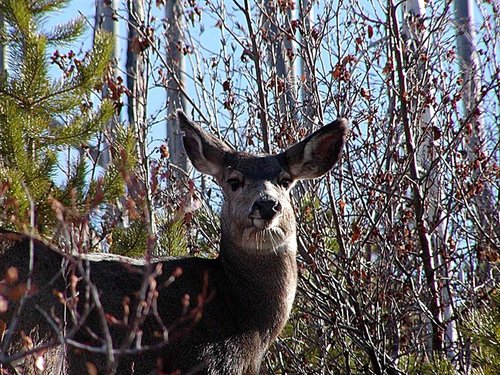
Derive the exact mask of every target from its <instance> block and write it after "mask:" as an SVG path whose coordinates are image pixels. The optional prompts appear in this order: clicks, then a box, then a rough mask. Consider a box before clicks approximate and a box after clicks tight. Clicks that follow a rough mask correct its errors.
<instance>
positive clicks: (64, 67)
mask: <svg viewBox="0 0 500 375" xmlns="http://www.w3.org/2000/svg"><path fill="white" fill-rule="evenodd" d="M68 3H69V1H64V0H39V1H37V0H31V1H30V0H0V12H1V14H2V15H3V17H4V19H5V25H6V27H5V29H4V30H1V31H0V43H2V44H3V45H4V46H7V47H8V51H9V55H8V65H9V69H8V71H5V72H2V73H1V75H0V226H1V227H7V228H11V229H18V230H25V229H26V228H27V227H28V226H29V225H30V220H31V219H34V221H35V227H36V228H37V229H38V230H39V231H40V232H41V233H43V232H45V233H46V234H50V233H53V230H54V227H55V225H56V219H55V218H56V212H55V211H54V209H53V202H54V200H56V201H58V202H62V204H63V206H64V205H72V209H75V208H77V209H81V210H82V212H83V211H84V210H85V209H88V208H89V207H90V206H91V204H90V203H89V200H90V199H94V201H95V195H96V189H97V190H101V192H100V195H101V202H98V203H99V204H101V205H106V204H107V203H112V202H113V201H115V200H116V199H117V198H118V197H119V196H120V195H122V194H123V191H124V183H123V176H122V173H120V169H124V168H127V167H131V166H127V165H125V164H127V163H132V159H133V157H132V156H131V155H133V144H132V143H133V137H131V135H130V134H129V132H128V131H127V130H126V129H123V128H119V127H118V128H117V130H116V131H117V132H118V134H117V135H116V137H117V138H118V142H119V143H118V142H117V143H118V144H120V147H121V149H120V150H119V151H120V152H121V153H122V154H123V153H124V155H120V157H119V158H117V159H118V160H119V163H115V164H112V165H109V166H108V167H107V169H106V170H105V171H101V174H100V175H99V176H98V178H95V176H96V174H95V173H92V174H91V173H90V171H89V169H90V168H89V160H90V158H89V157H88V156H87V154H86V152H85V147H83V148H82V146H87V145H88V142H90V143H91V142H92V141H93V140H95V139H96V137H97V136H98V134H100V132H101V131H103V129H104V128H105V126H106V124H107V123H108V121H109V120H110V119H111V118H112V116H113V113H114V107H113V103H112V102H111V101H109V100H103V101H102V102H100V104H99V105H96V104H94V103H92V100H91V99H92V95H93V93H95V90H96V89H99V88H101V87H102V84H103V76H104V74H105V73H106V69H107V67H108V64H109V60H110V58H111V53H112V47H113V46H112V44H113V41H112V38H111V37H110V36H109V35H108V34H106V33H104V32H96V33H95V38H94V43H93V46H92V49H91V50H90V51H89V52H87V53H86V54H85V56H84V57H83V58H81V59H79V58H77V56H76V55H75V54H74V53H73V52H71V51H70V52H68V54H62V53H60V52H59V50H58V49H57V48H64V47H66V46H68V45H69V43H72V42H74V41H75V40H77V39H78V38H79V37H81V36H82V34H83V32H84V31H85V30H84V29H85V20H84V19H83V18H82V17H78V18H76V19H74V20H72V21H69V22H67V23H64V24H59V25H57V26H55V27H54V28H52V29H50V30H47V29H45V28H44V27H43V26H44V24H46V22H45V21H46V19H47V18H48V17H49V16H50V14H51V13H53V12H54V11H57V10H60V9H61V8H63V7H64V6H66V5H67V4H68ZM51 65H52V66H55V65H57V66H59V68H60V69H61V76H62V77H61V78H53V74H52V75H51V74H50V68H51ZM63 150H64V151H66V150H68V154H69V155H71V158H72V159H75V160H72V161H71V162H68V164H69V165H68V166H67V167H61V165H60V164H61V163H60V157H59V156H60V155H61V151H63ZM114 151H115V152H116V151H117V150H116V149H115V150H114ZM71 158H70V159H71ZM95 165H96V164H95V163H94V165H93V167H92V171H94V172H95ZM62 170H64V171H65V174H66V176H65V179H62V180H63V182H59V184H58V183H57V181H61V176H63V177H64V175H63V173H62ZM89 175H90V177H89ZM93 197H94V198H93ZM52 198H54V199H52ZM31 203H32V204H31Z"/></svg>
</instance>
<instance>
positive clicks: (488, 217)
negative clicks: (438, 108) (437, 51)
mask: <svg viewBox="0 0 500 375" xmlns="http://www.w3.org/2000/svg"><path fill="white" fill-rule="evenodd" d="M454 3H455V10H456V25H457V28H458V33H457V47H458V56H459V62H460V70H461V72H462V78H463V88H464V89H463V96H462V98H463V99H462V103H463V106H464V111H465V113H464V117H469V119H470V123H471V124H472V135H471V137H470V139H468V140H467V144H466V146H467V150H468V155H467V156H468V158H469V159H470V160H475V159H476V158H477V156H478V155H479V154H481V153H482V152H483V150H484V142H485V136H484V118H483V116H482V115H481V114H482V113H483V110H482V108H481V103H480V100H481V83H480V82H481V71H480V62H479V56H478V53H477V49H476V30H475V29H474V3H473V1H472V0H455V2H454ZM473 174H474V175H473V176H474V178H480V171H479V170H477V169H475V170H474V171H473ZM483 182H484V188H483V191H482V193H481V194H480V195H476V196H475V198H474V204H475V209H476V213H477V222H478V223H479V225H480V226H481V228H480V229H479V228H478V230H477V232H478V238H484V237H485V236H484V234H486V235H487V236H488V237H489V240H484V239H483V240H482V241H479V242H480V244H479V245H480V246H481V247H491V246H492V245H493V244H494V243H497V244H498V243H500V211H499V210H498V208H496V207H495V203H494V202H495V199H494V196H493V192H492V189H491V185H490V184H489V183H488V181H483ZM493 246H494V245H493Z"/></svg>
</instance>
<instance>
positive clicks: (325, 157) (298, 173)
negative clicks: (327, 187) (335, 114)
mask: <svg viewBox="0 0 500 375" xmlns="http://www.w3.org/2000/svg"><path fill="white" fill-rule="evenodd" d="M348 129H349V128H348V126H347V120H346V119H338V120H336V121H334V122H332V123H331V124H328V125H326V126H324V127H322V128H321V129H319V130H317V131H316V132H314V133H313V134H311V135H310V136H308V137H307V138H305V139H304V140H302V141H301V142H299V143H296V144H295V145H293V146H292V147H290V148H289V149H288V150H286V151H285V152H284V154H285V157H286V160H287V163H288V169H289V172H290V174H291V175H292V177H293V178H294V179H312V178H316V177H320V176H322V175H324V174H325V173H326V172H328V171H329V170H330V169H332V168H333V165H334V164H335V163H336V162H337V161H338V159H339V158H340V155H341V154H342V148H343V146H344V143H345V138H346V135H347V132H348Z"/></svg>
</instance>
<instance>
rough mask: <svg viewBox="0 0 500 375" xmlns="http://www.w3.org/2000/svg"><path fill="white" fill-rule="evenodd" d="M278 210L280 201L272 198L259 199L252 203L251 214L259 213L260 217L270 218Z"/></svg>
mask: <svg viewBox="0 0 500 375" xmlns="http://www.w3.org/2000/svg"><path fill="white" fill-rule="evenodd" d="M280 211H281V204H280V202H278V201H275V200H274V199H259V200H257V201H255V203H254V204H253V207H252V214H251V215H254V214H260V218H261V219H264V220H271V219H272V218H273V217H274V216H276V214H277V213H278V212H280Z"/></svg>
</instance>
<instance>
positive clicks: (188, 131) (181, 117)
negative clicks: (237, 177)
mask: <svg viewBox="0 0 500 375" xmlns="http://www.w3.org/2000/svg"><path fill="white" fill-rule="evenodd" d="M177 121H178V122H179V126H180V127H181V129H182V131H183V132H184V136H183V138H182V140H183V142H184V149H185V150H186V153H187V155H188V157H189V159H190V160H191V163H193V165H194V167H195V168H196V169H197V170H198V171H200V172H201V173H205V174H208V175H211V176H214V177H216V176H218V175H219V174H220V173H221V172H222V169H223V165H224V157H225V155H226V154H227V153H231V149H230V148H229V146H228V145H227V144H225V143H224V142H222V141H220V140H219V139H217V138H215V137H214V136H212V135H210V134H209V133H207V132H205V131H204V130H203V129H202V128H201V126H200V125H198V124H197V123H195V122H193V121H191V120H190V119H188V118H187V116H186V115H185V114H184V112H183V111H182V110H178V111H177Z"/></svg>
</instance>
